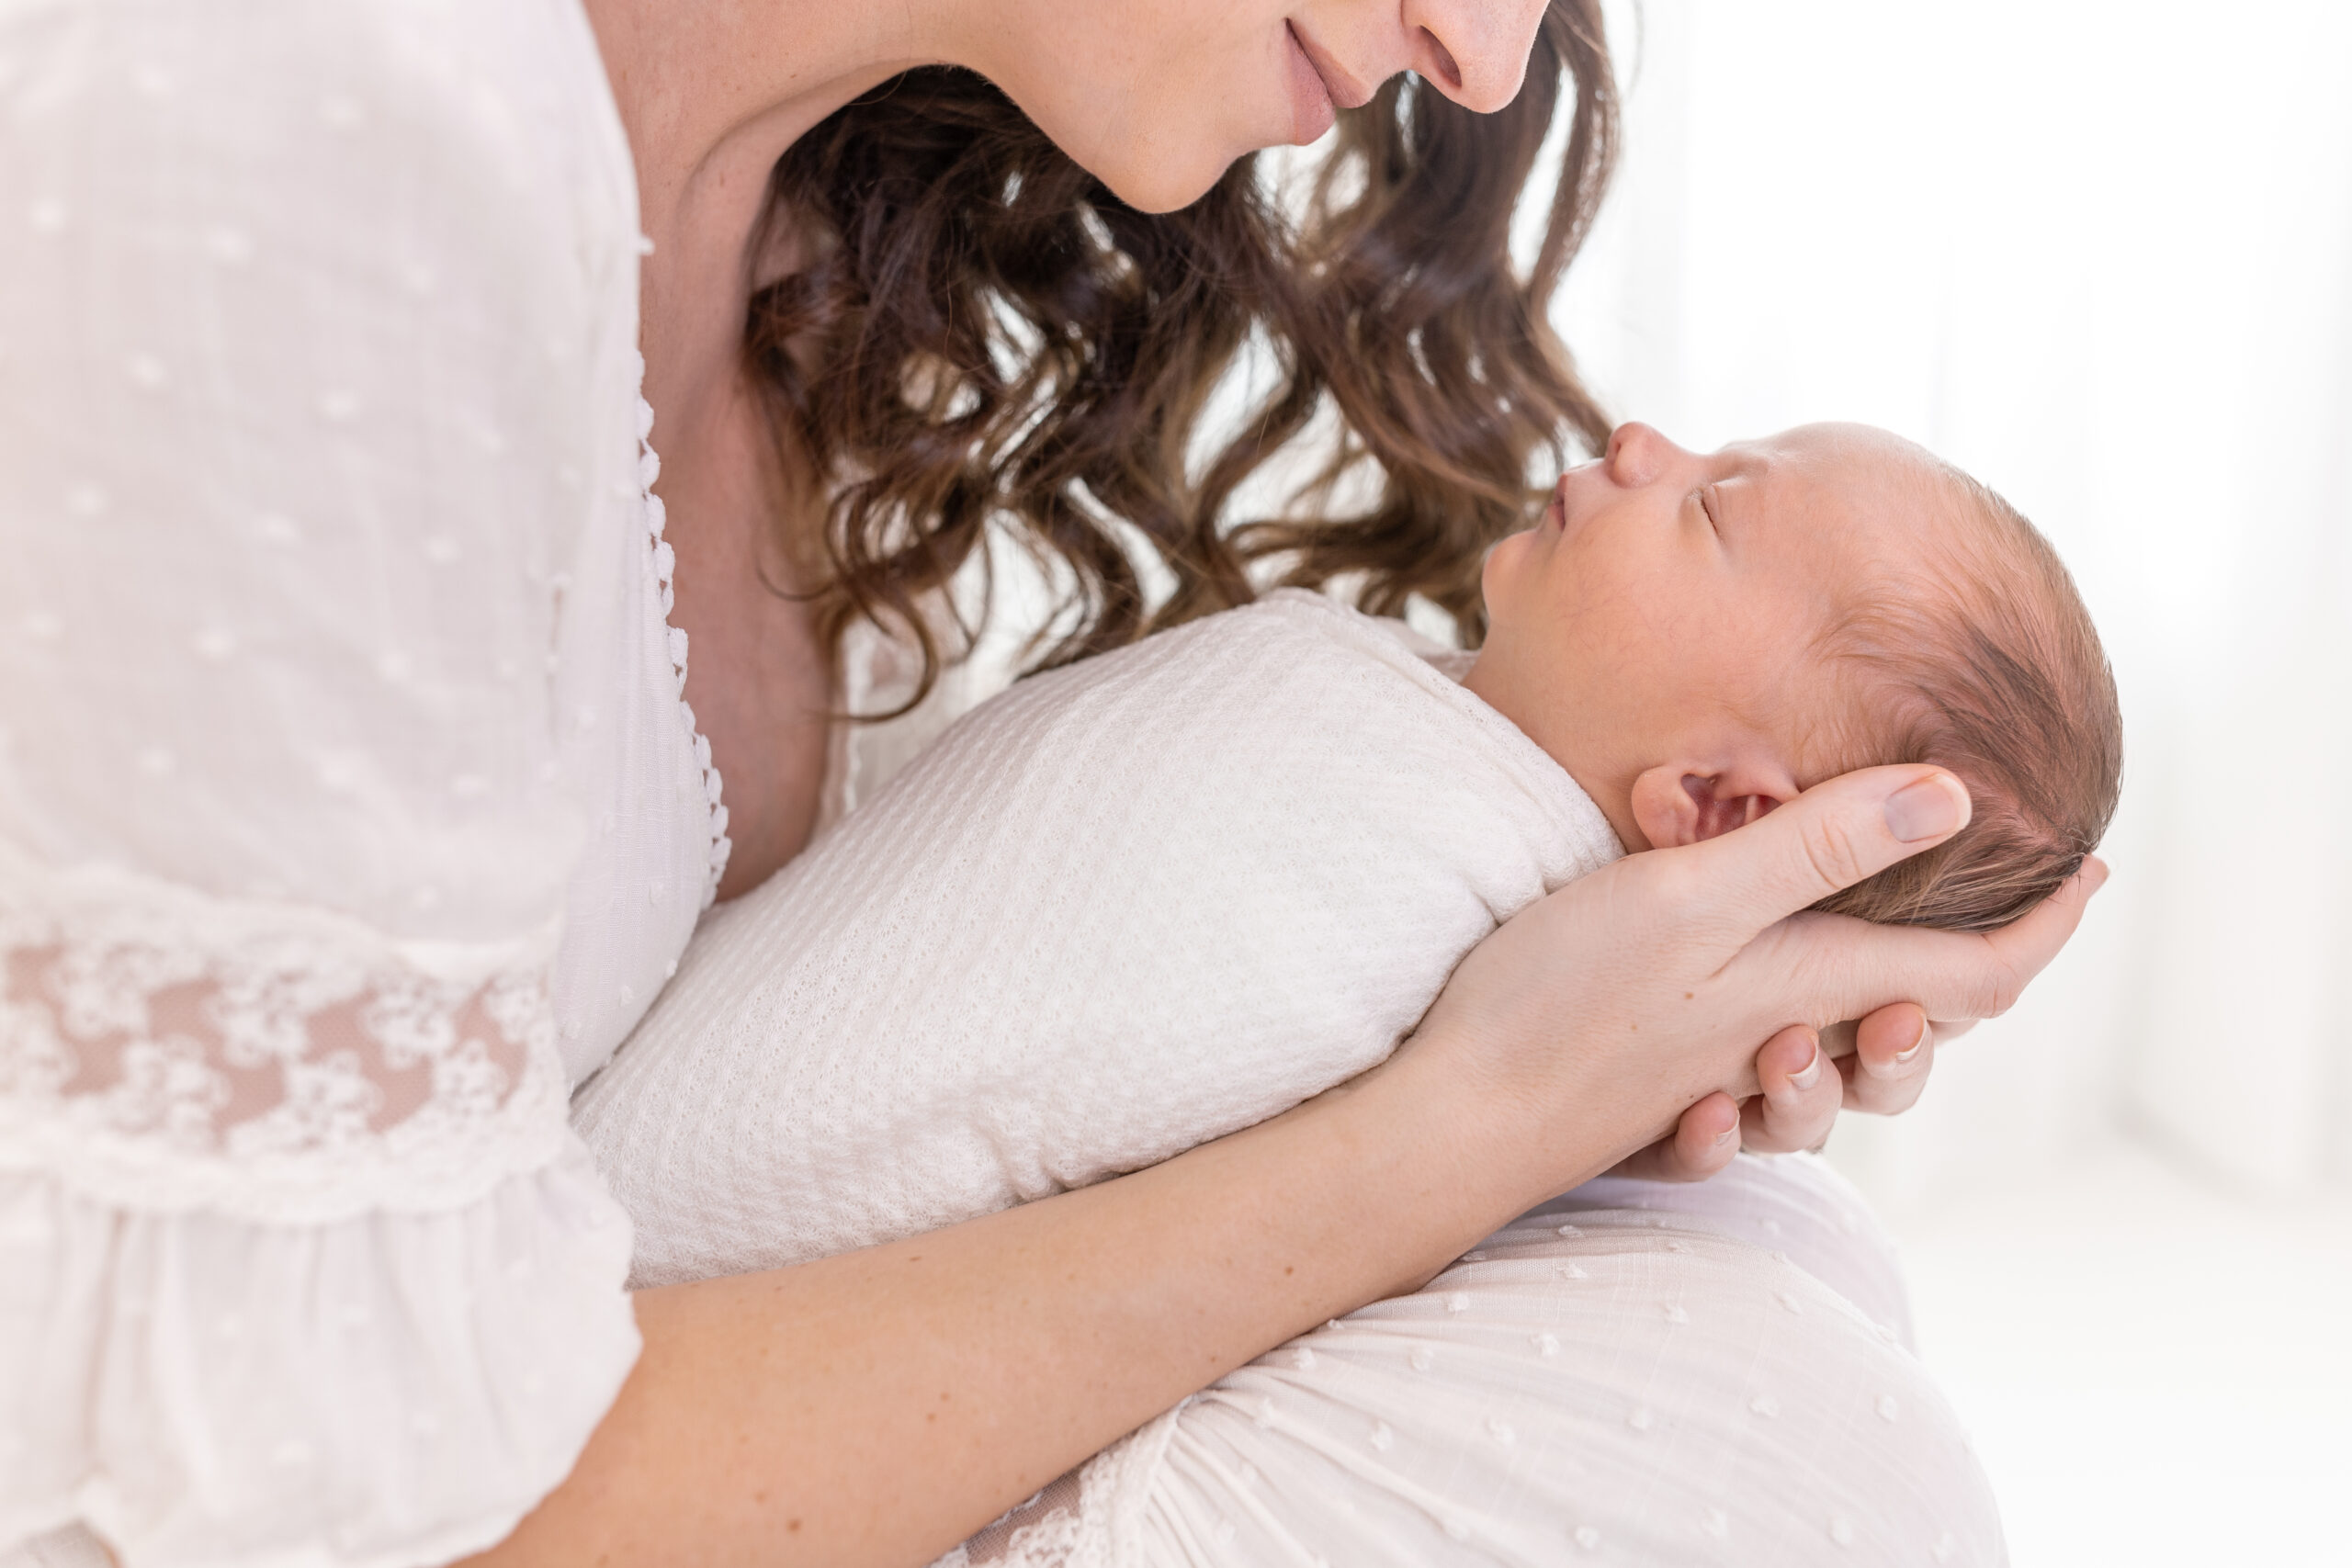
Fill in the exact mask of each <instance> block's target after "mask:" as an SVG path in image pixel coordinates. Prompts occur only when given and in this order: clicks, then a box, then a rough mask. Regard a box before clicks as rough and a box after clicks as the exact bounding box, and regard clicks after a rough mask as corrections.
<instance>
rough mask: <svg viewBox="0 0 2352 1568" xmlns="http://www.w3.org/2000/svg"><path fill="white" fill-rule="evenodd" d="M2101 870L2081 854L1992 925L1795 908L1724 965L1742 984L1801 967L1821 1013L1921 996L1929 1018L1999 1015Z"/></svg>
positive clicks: (2054, 944)
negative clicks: (1882, 921)
mask: <svg viewBox="0 0 2352 1568" xmlns="http://www.w3.org/2000/svg"><path fill="white" fill-rule="evenodd" d="M1784 809H1785V808H1784ZM1772 815H1773V816H1775V817H1777V816H1779V815H1780V813H1779V812H1774V813H1773V814H1772ZM1764 820H1766V821H1770V818H1765V819H1764ZM1747 830H1748V829H1740V831H1741V832H1746V831H1747ZM1724 837H1725V838H1726V839H1728V838H1733V837H1736V834H1725V835H1724ZM2106 877H2107V867H2106V866H2105V865H2103V864H2101V863H2099V862H2098V861H2096V860H2086V861H2085V862H2084V863H2083V869H2082V870H2081V871H2079V872H2077V873H2075V875H2073V876H2072V877H2069V878H2068V879H2067V880H2066V883H2065V884H2064V886H2061V887H2060V888H2059V889H2058V891H2057V892H2055V893H2053V894H2052V895H2051V896H2050V897H2048V898H2045V899H2043V900H2042V901H2041V903H2040V904H2039V905H2036V906H2035V907H2034V908H2031V909H2030V910H2028V911H2027V912H2026V913H2025V914H2024V915H2022V916H2020V917H2018V919H2016V920H2015V921H2013V922H2011V923H2010V924H2008V925H2007V926H2004V927H2002V928H2001V929H2000V930H1998V931H1935V930H1932V929H1930V928H1928V927H1926V926H1875V925H1871V924H1870V923H1868V922H1867V921H1863V920H1857V919H1849V918H1848V917H1846V916H1843V915H1817V914H1807V915H1801V916H1799V917H1797V918H1795V919H1792V920H1790V921H1788V922H1787V923H1786V924H1785V925H1783V926H1782V927H1781V929H1780V930H1779V931H1774V932H1768V933H1767V934H1766V935H1765V936H1763V937H1761V938H1759V939H1758V940H1757V941H1756V942H1754V943H1752V944H1751V945H1750V946H1749V948H1748V950H1747V952H1746V953H1743V954H1741V955H1740V958H1739V959H1737V960H1736V961H1735V962H1734V964H1732V965H1731V966H1730V967H1729V968H1728V969H1727V970H1726V971H1725V973H1726V974H1727V975H1737V976H1738V977H1739V979H1740V980H1741V982H1742V983H1743V984H1748V985H1763V984H1769V983H1770V980H1769V978H1768V976H1772V975H1775V974H1788V973H1792V972H1803V973H1807V974H1809V976H1810V977H1811V982H1812V983H1811V984H1810V985H1809V986H1808V987H1807V988H1808V989H1809V990H1811V991H1813V993H1814V995H1815V998H1816V1001H1815V1005H1816V1006H1817V1007H1819V1008H1820V1009H1821V1013H1820V1016H1822V1017H1825V1018H1861V1017H1865V1016H1867V1015H1868V1014H1870V1013H1872V1012H1875V1011H1877V1010H1880V1009H1882V1008H1885V1007H1888V1006H1891V1005H1893V1004H1894V1003H1896V1002H1901V1001H1911V1002H1916V1003H1917V1004H1919V1005H1920V1006H1922V1007H1923V1008H1925V1009H1926V1010H1927V1015H1928V1017H1930V1018H1939V1019H1953V1020H1960V1019H1979V1018H1997V1017H1998V1016H2000V1015H2001V1014H2002V1013H2005V1012H2007V1010H2009V1008H2010V1007H2011V1006H2012V1005H2013V1004H2014V1003H2015V1002H2016V1001H2017V999H2018V995H2019V994H2020V993H2021V992H2023V991H2024V989H2025V987H2026V983H2027V982H2028V981H2030V980H2031V979H2032V978H2033V977H2034V976H2036V975H2038V974H2040V973H2041V970H2042V968H2043V966H2044V965H2046V964H2049V962H2050V961H2051V960H2052V958H2054V957H2056V956H2057V954H2058V950H2059V949H2060V948H2062V947H2064V946H2065V944H2066V939H2067V938H2069V937H2071V936H2073V935H2074V934H2075V927H2076V926H2077V925H2078V924H2080V923H2081V921H2082V918H2083V909H2084V907H2085V906H2086V904H2087V903H2088V902H2089V901H2090V897H2091V894H2092V893H2093V892H2095V891H2096V890H2097V889H2098V886H2099V884H2100V883H2102V882H2104V881H2105V880H2106ZM1913 1034H1914V1035H1915V1036H1916V1034H1917V1031H1916V1029H1915V1030H1914V1031H1913ZM1905 1043H1906V1044H1907V1043H1908V1041H1907V1040H1906V1041H1905Z"/></svg>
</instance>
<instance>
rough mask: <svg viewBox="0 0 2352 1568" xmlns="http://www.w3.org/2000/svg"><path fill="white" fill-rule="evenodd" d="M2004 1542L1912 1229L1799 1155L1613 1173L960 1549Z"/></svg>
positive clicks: (1611, 1555) (1709, 1547)
mask: <svg viewBox="0 0 2352 1568" xmlns="http://www.w3.org/2000/svg"><path fill="white" fill-rule="evenodd" d="M1364 1223H1365V1224H1378V1223H1379V1216H1377V1215H1375V1214H1367V1215H1365V1216H1364ZM2006 1561H2007V1553H2006V1551H2005V1550H2004V1548H2003V1544H2002V1539H2001V1529H2000V1519H1999V1515H1998V1512H1997V1510H1996V1507H1995V1506H1994V1502H1993V1498H1992V1495H1991V1493H1990V1491H1989V1490H1988V1488H1987V1487H1986V1485H1985V1478H1984V1473H1983V1471H1982V1470H1981V1468H1980V1467H1979V1466H1978V1464H1977V1462H1976V1460H1975V1457H1974V1455H1973V1453H1972V1452H1971V1451H1970V1450H1969V1447H1968V1439H1967V1437H1966V1435H1965V1434H1964V1433H1963V1432H1962V1429H1961V1427H1960V1425H1959V1423H1958V1422H1957V1421H1956V1420H1955V1419H1954V1417H1953V1415H1952V1412H1951V1407H1950V1406H1949V1405H1948V1404H1946V1403H1945V1402H1944V1400H1943V1398H1942V1396H1941V1394H1940V1393H1939V1392H1938V1390H1937V1388H1936V1384H1935V1382H1934V1379H1933V1378H1932V1377H1931V1376H1930V1375H1929V1374H1928V1371H1927V1370H1926V1369H1925V1368H1924V1367H1922V1366H1921V1365H1920V1363H1919V1361H1918V1359H1917V1356H1916V1354H1915V1353H1914V1350H1913V1348H1912V1346H1911V1342H1910V1331H1909V1314H1908V1311H1907V1308H1906V1306H1905V1299H1904V1293H1903V1287H1902V1280H1901V1276H1900V1274H1899V1273H1898V1271H1897V1269H1896V1267H1895V1263H1894V1255H1893V1251H1892V1248H1891V1247H1890V1246H1889V1244H1888V1243H1887V1241H1886V1239H1885V1236H1884V1235H1883V1232H1882V1231H1881V1230H1880V1228H1879V1227H1878V1225H1877V1224H1876V1223H1875V1222H1874V1221H1873V1220H1872V1219H1871V1215H1870V1213H1869V1211H1868V1209H1867V1208H1866V1207H1865V1205H1864V1204H1863V1202H1862V1201H1861V1199H1860V1196H1859V1194H1857V1193H1856V1192H1854V1190H1852V1188H1851V1187H1849V1185H1848V1184H1847V1183H1846V1182H1845V1181H1843V1180H1842V1179H1840V1178H1838V1176H1837V1175H1836V1174H1835V1173H1834V1172H1833V1171H1832V1170H1831V1169H1830V1168H1828V1166H1827V1165H1826V1164H1825V1163H1823V1162H1822V1161H1820V1160H1818V1159H1816V1158H1815V1157H1814V1156H1803V1155H1798V1156H1781V1157H1778V1158H1756V1157H1751V1156H1742V1157H1741V1158H1740V1159H1739V1160H1738V1161H1737V1162H1736V1163H1735V1165H1734V1167H1733V1168H1732V1169H1731V1170H1730V1171H1729V1172H1728V1173H1726V1174H1725V1175H1724V1176H1722V1177H1719V1178H1717V1179H1714V1180H1713V1181H1710V1182H1706V1183H1703V1184H1699V1185H1693V1186H1687V1187H1668V1186H1661V1185H1657V1184H1654V1183H1648V1182H1637V1181H1627V1180H1622V1179H1603V1180H1600V1181H1594V1182H1591V1183H1589V1184H1588V1185H1586V1186H1585V1187H1583V1188H1580V1189H1578V1190H1577V1191H1575V1192H1572V1193H1570V1194H1568V1195H1567V1196H1566V1197H1565V1198H1562V1199H1559V1200H1555V1201H1554V1202H1552V1203H1549V1204H1546V1205H1544V1207H1543V1208H1542V1209H1540V1210H1538V1211H1537V1212H1535V1213H1531V1214H1528V1215H1525V1216H1523V1217H1521V1219H1520V1220H1518V1221H1516V1222H1514V1223H1513V1224H1510V1225H1509V1226H1507V1227H1506V1228H1504V1229H1503V1230H1501V1231H1499V1232H1498V1233H1496V1234H1495V1235H1493V1236H1492V1237H1490V1238H1488V1239H1487V1242H1486V1243H1485V1244H1483V1245H1482V1246H1481V1247H1477V1248H1476V1249H1474V1250H1473V1251H1472V1252H1470V1253H1469V1254H1467V1255H1466V1256H1465V1257H1464V1258H1463V1259H1462V1260H1461V1261H1459V1262H1457V1263H1456V1264H1454V1265H1453V1267H1452V1268H1451V1269H1447V1270H1446V1271H1445V1272H1444V1273H1442V1274H1441V1275H1440V1276H1438V1278H1437V1279H1435V1280H1431V1281H1430V1283H1429V1285H1428V1286H1427V1287H1425V1288H1424V1289H1422V1290H1420V1291H1419V1292H1415V1293H1413V1294H1411V1295H1408V1296H1401V1297H1398V1298H1396V1299H1394V1300H1391V1301H1385V1302H1377V1303H1374V1304H1372V1305H1371V1306H1367V1307H1365V1308H1363V1309H1362V1310H1361V1311H1359V1312H1355V1313H1351V1314H1349V1315H1348V1316H1346V1317H1344V1318H1341V1319H1340V1320H1338V1321H1337V1322H1334V1323H1330V1324H1327V1325H1324V1326H1323V1327H1321V1328H1318V1329H1317V1330H1315V1331H1314V1332H1312V1333H1310V1334H1306V1335H1303V1336H1301V1337H1298V1338H1297V1339H1295V1340H1293V1341H1292V1342H1291V1343H1290V1344H1288V1345H1285V1346H1283V1347H1282V1348H1280V1349H1277V1350H1274V1351H1272V1352H1269V1353H1268V1354H1266V1355H1264V1356H1261V1357H1260V1358H1259V1359H1257V1360H1255V1361H1253V1362H1251V1363H1250V1365H1249V1366H1247V1367H1244V1368H1242V1369H1241V1370H1239V1371H1236V1372H1234V1373H1232V1374H1231V1375H1229V1376H1227V1377H1226V1378H1223V1379H1221V1380H1219V1381H1218V1382H1217V1383H1216V1385H1215V1386H1214V1387H1212V1388H1210V1389H1208V1390H1207V1391H1205V1392H1204V1393H1201V1394H1198V1395H1196V1396H1195V1397H1193V1398H1192V1399H1190V1400H1187V1401H1185V1402H1184V1403H1183V1404H1182V1405H1180V1406H1178V1407H1177V1408H1176V1409H1175V1410H1172V1411H1170V1413H1169V1414H1167V1415H1166V1416H1161V1417H1160V1418H1159V1419H1158V1420H1157V1421H1154V1422H1152V1423H1150V1424H1149V1425H1148V1426H1146V1427H1143V1428H1142V1429H1141V1430H1140V1431H1138V1432H1136V1434H1135V1435H1134V1436H1132V1437H1130V1438H1127V1439H1126V1440H1125V1441H1124V1442H1122V1443H1120V1444H1119V1445H1117V1446H1116V1447H1114V1448H1113V1449H1111V1450H1108V1451H1107V1452H1105V1453H1103V1455H1101V1456H1100V1457H1098V1458H1097V1459H1095V1460H1094V1461H1091V1463H1089V1464H1088V1465H1086V1466H1084V1467H1083V1468H1082V1469H1080V1471H1078V1472H1073V1474H1071V1475H1070V1476H1068V1477H1065V1478H1064V1479H1063V1480H1062V1481H1060V1482H1057V1483H1055V1484H1054V1485H1053V1486H1050V1487H1048V1488H1046V1491H1045V1492H1043V1493H1041V1494H1039V1495H1038V1496H1037V1497H1035V1498H1033V1499H1031V1500H1030V1501H1029V1502H1028V1503H1025V1504H1023V1506H1021V1507H1019V1508H1016V1509H1014V1510H1013V1511H1012V1513H1010V1514H1008V1515H1006V1516H1005V1517H1003V1518H1002V1519H1000V1520H999V1521H997V1523H996V1524H995V1525H993V1526H991V1527H990V1528H989V1529H987V1530H984V1531H982V1532H981V1533H980V1534H979V1535H978V1536H976V1537H975V1538H973V1540H970V1541H967V1543H965V1544H964V1545H963V1546H961V1547H958V1548H957V1549H956V1551H952V1552H950V1553H948V1554H947V1556H946V1557H944V1558H943V1559H941V1560H940V1562H939V1563H938V1564H936V1565H935V1568H1211V1565H1216V1568H1232V1565H1236V1564H1249V1565H1253V1568H1255V1565H1264V1568H1275V1565H1281V1568H1310V1565H1313V1564H1327V1565H1332V1568H1339V1565H1348V1568H1385V1565H1394V1568H1408V1565H1424V1564H1432V1563H1463V1564H1490V1563H1491V1564H1511V1565H1514V1568H1520V1565H1524V1568H1536V1565H1539V1564H1541V1565H1552V1564H1563V1563H1586V1562H1590V1563H1596V1564H1599V1563H1620V1564H1637V1563H1638V1564H1692V1565H1698V1564H1713V1563H1723V1564H1740V1565H1743V1568H1777V1565H1781V1564H1786V1565H1790V1568H1796V1565H1799V1564H1804V1565H1815V1564H1824V1563H1849V1562H1850V1563H1870V1564H1886V1565H1890V1568H1891V1565H1893V1564H1898V1563H1917V1564H1929V1565H1933V1564H1957V1563H1970V1564H1994V1563H2000V1562H2006Z"/></svg>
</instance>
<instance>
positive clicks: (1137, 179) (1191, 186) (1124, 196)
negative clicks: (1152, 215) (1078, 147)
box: [1089, 158, 1234, 212]
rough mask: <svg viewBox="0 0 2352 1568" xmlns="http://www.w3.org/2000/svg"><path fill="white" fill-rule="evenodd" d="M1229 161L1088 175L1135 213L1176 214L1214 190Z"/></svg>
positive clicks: (1193, 161)
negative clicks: (1108, 188)
mask: <svg viewBox="0 0 2352 1568" xmlns="http://www.w3.org/2000/svg"><path fill="white" fill-rule="evenodd" d="M1233 162H1234V161H1233V160H1232V159H1230V158H1227V159H1226V160H1225V161H1224V162H1222V163H1216V162H1212V161H1210V160H1208V159H1191V158H1188V159H1185V160H1183V161H1182V163H1181V164H1175V165H1174V166H1170V164H1156V165H1151V164H1148V161H1147V164H1148V166H1144V167H1137V168H1122V169H1119V170H1117V171H1115V172H1106V171H1104V170H1101V169H1091V170H1090V171H1089V172H1090V173H1091V174H1092V175H1094V177H1095V178H1096V179H1098V180H1101V181H1102V182H1103V184H1104V185H1106V186H1110V187H1111V194H1112V195H1113V196H1115V197H1118V198H1119V199H1120V200H1121V201H1123V202H1125V203H1126V204H1127V205H1128V206H1129V207H1132V208H1134V209H1136V211H1138V212H1176V211H1180V210H1182V209H1184V208H1187V207H1190V206H1192V205H1193V203H1194V202H1196V201H1198V200H1200V199H1201V197H1204V196H1206V195H1208V193H1209V192H1210V191H1212V190H1214V189H1215V188H1216V182H1217V181H1218V180H1220V179H1222V178H1224V177H1225V171H1226V170H1227V169H1229V168H1231V167H1232V166H1233Z"/></svg>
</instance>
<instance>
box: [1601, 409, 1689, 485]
mask: <svg viewBox="0 0 2352 1568" xmlns="http://www.w3.org/2000/svg"><path fill="white" fill-rule="evenodd" d="M1681 455H1682V448H1681V447H1679V446H1676V445H1675V444H1674V443H1673V442H1671V441H1668V439H1667V438H1666V437H1665V436H1663V435H1661V434H1658V433H1657V429H1656V428H1655V427H1653V426H1651V425H1646V424H1644V423H1641V422H1640V421H1639V420H1631V419H1629V420H1627V421H1626V422H1625V423H1623V424H1621V425H1619V426H1618V427H1617V428H1616V429H1614V430H1612V431H1611V432H1610V433H1609V453H1608V456H1607V457H1605V458H1604V459H1603V462H1604V464H1605V465H1606V467H1607V468H1608V472H1609V477H1610V479H1611V480H1612V481H1614V482H1615V483H1617V484H1620V485H1623V487H1624V488H1625V489H1627V490H1638V489H1640V488H1641V487H1642V486H1644V485H1645V484H1649V483H1651V482H1652V481H1654V480H1656V479H1657V478H1658V477H1659V476H1660V475H1662V474H1664V473H1665V472H1666V469H1667V467H1668V464H1670V463H1672V462H1673V461H1674V459H1675V458H1676V457H1680V456H1681Z"/></svg>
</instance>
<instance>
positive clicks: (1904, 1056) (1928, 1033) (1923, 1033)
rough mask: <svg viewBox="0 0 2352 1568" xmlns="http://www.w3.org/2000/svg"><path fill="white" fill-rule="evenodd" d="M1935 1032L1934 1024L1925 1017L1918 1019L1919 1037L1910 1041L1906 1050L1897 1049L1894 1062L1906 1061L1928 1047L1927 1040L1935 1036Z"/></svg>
mask: <svg viewBox="0 0 2352 1568" xmlns="http://www.w3.org/2000/svg"><path fill="white" fill-rule="evenodd" d="M1935 1033H1936V1026H1935V1025H1934V1024H1932V1023H1929V1022H1928V1021H1926V1020H1925V1019H1922V1020H1920V1021H1919V1038H1918V1039H1917V1040H1914V1041H1913V1042H1911V1049H1909V1050H1908V1051H1897V1052H1896V1053H1895V1054H1894V1059H1895V1061H1896V1063H1897V1064H1901V1063H1904V1062H1907V1061H1909V1060H1910V1059H1911V1058H1912V1057H1914V1056H1916V1055H1918V1054H1919V1053H1920V1052H1922V1051H1924V1050H1926V1049H1927V1048H1928V1041H1929V1040H1931V1039H1933V1038H1935Z"/></svg>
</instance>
